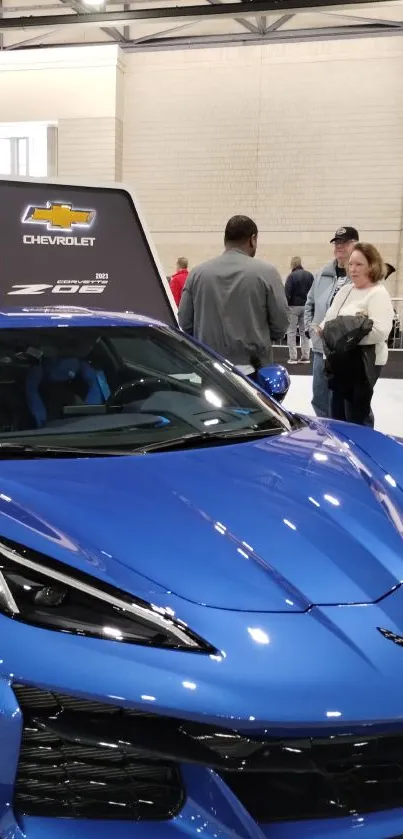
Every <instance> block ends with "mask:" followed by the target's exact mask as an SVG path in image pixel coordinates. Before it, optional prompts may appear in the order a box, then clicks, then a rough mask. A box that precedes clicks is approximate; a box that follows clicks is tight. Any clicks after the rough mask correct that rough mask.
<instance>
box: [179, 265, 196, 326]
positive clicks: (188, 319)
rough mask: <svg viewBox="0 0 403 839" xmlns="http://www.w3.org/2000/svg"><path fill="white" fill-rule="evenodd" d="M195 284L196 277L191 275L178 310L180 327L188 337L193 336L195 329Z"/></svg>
mask: <svg viewBox="0 0 403 839" xmlns="http://www.w3.org/2000/svg"><path fill="white" fill-rule="evenodd" d="M193 282H194V275H193V273H190V274H189V276H188V278H187V280H186V283H185V286H184V289H183V291H182V297H181V300H180V303H179V309H178V320H179V326H180V327H181V329H183V331H184V332H187V334H188V335H193V328H194V308H193Z"/></svg>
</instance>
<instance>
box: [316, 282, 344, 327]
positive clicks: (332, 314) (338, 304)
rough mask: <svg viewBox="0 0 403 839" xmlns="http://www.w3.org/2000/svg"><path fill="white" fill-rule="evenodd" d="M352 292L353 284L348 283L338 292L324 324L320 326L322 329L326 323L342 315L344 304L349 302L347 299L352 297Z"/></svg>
mask: <svg viewBox="0 0 403 839" xmlns="http://www.w3.org/2000/svg"><path fill="white" fill-rule="evenodd" d="M350 291H351V284H350V283H347V285H343V286H342V287H341V289H340V291H338V292H337V294H336V297H335V298H334V300H333V303H332V305H331V306H329V308H328V310H327V312H326V314H325V317H324V318H323V320H322V323H320V324H319V326H320V328H321V329H323V327H324V325H325V323H327V322H328V321H329V320H334V319H335V318H337V316H338V315H341V314H342V311H341V310H342V308H343V305H344V303H345V302H346V300H347V297H349V296H350Z"/></svg>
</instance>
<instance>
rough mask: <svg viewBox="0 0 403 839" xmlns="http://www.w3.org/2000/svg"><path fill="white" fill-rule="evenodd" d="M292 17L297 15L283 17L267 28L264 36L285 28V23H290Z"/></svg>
mask: <svg viewBox="0 0 403 839" xmlns="http://www.w3.org/2000/svg"><path fill="white" fill-rule="evenodd" d="M292 17H295V15H282V16H281V17H280V18H279V19H278V20H275V21H274V23H272V24H270V26H268V27H267V29H266V32H265V33H264V34H265V35H267V34H268V32H276V30H277V29H281V27H282V26H284V24H285V23H288V21H289V20H291V18H292Z"/></svg>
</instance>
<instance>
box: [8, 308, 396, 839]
mask: <svg viewBox="0 0 403 839" xmlns="http://www.w3.org/2000/svg"><path fill="white" fill-rule="evenodd" d="M0 458H1V466H0V517H1V518H0V642H1V647H0V836H1V837H2V839H20V838H21V839H22V837H24V836H26V837H27V839H199V837H200V839H272V837H273V839H308V838H309V839H325V838H326V839H348V837H350V836H351V837H355V836H356V835H358V836H361V835H363V836H365V839H391V837H398V836H403V584H402V581H403V448H402V446H401V444H400V443H399V442H398V441H396V440H393V439H391V438H388V437H385V436H382V435H381V434H377V433H375V432H373V431H371V430H370V429H367V428H363V427H358V426H356V427H353V426H347V425H342V424H337V423H333V422H331V421H326V422H325V421H317V420H307V419H304V418H302V417H298V416H294V415H292V414H290V413H288V412H286V411H285V410H283V408H282V407H281V406H280V405H279V404H278V403H277V402H275V401H273V399H272V398H271V397H270V396H269V395H267V394H266V393H265V392H264V389H263V388H259V387H258V386H255V385H254V384H252V383H251V382H249V381H248V380H247V379H245V378H244V377H243V376H242V375H241V374H240V373H238V372H237V371H236V369H235V368H233V367H232V366H231V365H230V364H228V363H227V362H224V361H222V360H221V359H218V358H217V357H216V356H214V355H213V354H210V353H208V352H207V351H206V350H205V349H203V348H202V347H200V346H199V345H198V344H197V343H195V342H194V341H192V340H191V339H189V338H188V337H186V336H184V335H183V334H182V333H180V332H179V331H176V330H175V329H173V328H170V327H167V326H164V325H163V324H160V323H157V322H153V321H150V320H148V319H144V318H140V317H137V316H134V315H130V314H125V315H122V314H114V313H102V312H96V311H90V310H74V309H69V308H65V309H48V310H42V311H41V310H35V309H25V310H19V311H15V312H14V313H11V312H10V313H3V314H1V315H0ZM357 831H358V833H357Z"/></svg>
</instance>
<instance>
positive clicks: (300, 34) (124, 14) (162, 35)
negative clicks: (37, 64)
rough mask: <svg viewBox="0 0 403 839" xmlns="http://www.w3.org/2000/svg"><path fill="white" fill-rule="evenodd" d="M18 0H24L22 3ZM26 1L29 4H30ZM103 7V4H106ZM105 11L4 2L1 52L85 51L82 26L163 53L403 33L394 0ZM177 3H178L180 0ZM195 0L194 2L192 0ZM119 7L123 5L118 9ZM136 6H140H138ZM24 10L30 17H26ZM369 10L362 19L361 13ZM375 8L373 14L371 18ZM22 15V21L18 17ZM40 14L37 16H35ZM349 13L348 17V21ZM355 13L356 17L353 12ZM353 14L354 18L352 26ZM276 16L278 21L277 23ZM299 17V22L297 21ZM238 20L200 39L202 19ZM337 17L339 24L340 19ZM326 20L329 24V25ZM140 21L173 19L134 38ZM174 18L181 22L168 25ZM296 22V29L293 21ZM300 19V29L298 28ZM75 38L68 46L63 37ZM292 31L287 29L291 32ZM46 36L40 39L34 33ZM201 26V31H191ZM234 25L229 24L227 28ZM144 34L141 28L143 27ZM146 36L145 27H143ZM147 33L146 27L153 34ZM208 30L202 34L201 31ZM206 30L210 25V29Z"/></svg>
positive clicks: (68, 2)
mask: <svg viewBox="0 0 403 839" xmlns="http://www.w3.org/2000/svg"><path fill="white" fill-rule="evenodd" d="M15 2H17V3H18V0H15ZM24 2H26V0H24ZM100 2H102V0H100ZM104 2H105V3H106V5H105V6H104V8H102V9H98V10H93V9H89V7H88V6H87V5H85V0H59V2H58V3H55V2H54V0H53V2H52V0H50V2H49V3H46V0H43V2H41V0H40V2H39V3H38V0H36V5H35V4H33V5H32V6H27V5H24V6H21V7H19V6H18V5H15V6H11V4H10V6H9V5H8V3H7V0H0V49H3V50H9V49H13V50H16V49H17V50H18V49H21V50H28V49H34V48H38V46H40V47H41V48H44V49H45V48H49V47H52V46H72V45H74V46H79V45H80V46H81V45H82V44H83V42H82V41H80V40H79V39H77V38H75V37H74V32H79V31H80V28H82V27H85V28H86V30H88V29H92V31H93V33H94V37H93V38H92V39H91V40H88V39H86V40H85V44H86V45H89V44H100V43H102V44H105V43H106V42H105V39H104V38H103V39H102V40H101V39H100V38H99V37H98V38H97V31H98V32H99V31H100V30H102V32H103V33H104V34H106V35H107V36H108V40H109V41H110V42H114V43H118V44H119V46H120V47H121V48H122V49H123V50H125V51H129V52H133V51H140V50H156V49H174V48H175V49H178V48H180V49H188V48H191V47H199V48H200V47H206V46H222V45H225V46H227V45H229V44H267V43H273V42H285V41H291V40H292V41H312V40H324V39H337V38H338V39H342V38H361V37H374V36H381V35H396V34H397V35H399V34H400V35H401V34H403V0H402V5H401V7H400V8H399V7H398V6H397V4H396V2H395V3H394V4H393V5H394V6H396V7H397V11H396V15H395V17H396V18H398V17H399V12H400V13H401V15H402V20H398V19H396V20H395V19H393V20H389V19H388V18H387V15H386V16H385V18H383V17H382V11H383V9H382V7H384V8H385V9H387V8H388V9H389V14H390V8H391V4H390V2H389V0H377V2H371V0H354V2H348V0H330V2H329V0H236V2H234V1H233V0H230V2H226V0H205V3H202V4H201V5H184V4H183V2H189V3H191V2H192V0H179V2H177V3H176V5H171V6H168V7H166V6H154V7H153V6H151V7H148V8H145V5H144V4H146V3H148V2H150V3H152V2H153V0H104ZM173 2H174V0H173ZM193 2H194V0H193ZM118 5H119V8H116V6H118ZM133 5H135V7H134V8H133ZM22 11H24V14H21V12H22ZM361 11H362V14H361ZM372 11H374V16H372V14H371V13H372ZM19 12H20V14H19V16H17V17H13V16H11V15H12V14H16V13H17V14H18V13H19ZM28 12H35V14H28ZM343 12H345V13H346V14H345V15H344V16H343ZM352 12H353V14H352ZM306 14H310V15H312V14H315V15H320V16H321V25H318V26H317V27H312V26H304V25H303V22H304V15H306ZM347 15H348V21H347ZM273 16H278V17H277V19H276V20H274V21H273ZM296 16H298V18H297V21H294V20H293V18H295V17H296ZM225 18H228V19H231V18H232V19H233V20H235V21H236V23H237V24H238V25H239V30H238V31H233V29H234V27H233V26H232V28H231V27H229V28H230V31H229V32H228V33H226V32H224V33H223V32H222V28H223V27H222V26H221V29H220V30H219V31H217V34H214V33H213V32H212V33H211V34H200V29H199V32H197V24H198V23H200V22H202V21H206V20H208V21H214V20H219V19H225ZM337 19H338V22H337ZM324 20H326V21H327V22H326V24H324V23H323V22H322V21H324ZM139 21H154V22H158V21H161V22H163V21H167V26H165V27H164V26H162V27H161V28H160V29H158V27H157V31H154V32H152V34H145V35H139V36H138V37H133V25H134V24H135V23H136V22H139ZM168 21H172V22H173V23H174V22H175V21H176V24H174V25H173V26H169V23H168ZM289 21H292V26H291V27H289V26H286V24H288V23H289ZM300 22H301V25H300V26H298V24H299V23H300ZM66 27H69V31H70V32H72V33H73V34H72V35H71V38H70V40H68V42H67V43H66V38H65V37H64V32H65V31H67V30H66ZM284 27H286V28H284ZM38 28H39V29H40V30H41V34H37V35H35V29H38ZM190 28H194V29H195V32H194V33H193V32H192V33H187V32H185V31H184V30H187V29H190ZM226 28H227V27H224V29H226ZM19 30H23V31H24V33H27V30H32V36H31V37H28V38H26V37H25V38H24V39H23V40H17V41H16V40H15V37H14V38H13V41H12V43H10V44H8V45H7V43H6V36H7V34H8V33H13V32H16V31H19ZM140 31H141V28H140ZM143 31H144V29H143ZM146 31H147V30H146ZM202 31H203V30H202ZM204 31H205V28H204Z"/></svg>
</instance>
